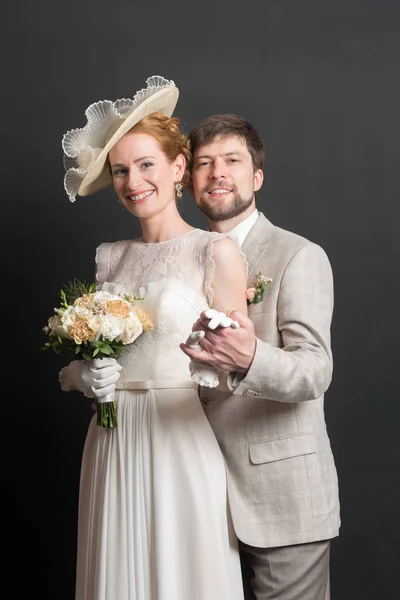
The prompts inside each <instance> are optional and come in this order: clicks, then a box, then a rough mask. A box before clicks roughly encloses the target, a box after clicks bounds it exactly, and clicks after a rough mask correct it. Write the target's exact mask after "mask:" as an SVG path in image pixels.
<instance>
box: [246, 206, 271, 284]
mask: <svg viewBox="0 0 400 600" xmlns="http://www.w3.org/2000/svg"><path fill="white" fill-rule="evenodd" d="M273 228H274V226H273V225H272V223H271V221H268V219H267V218H266V217H265V216H264V215H263V213H260V215H259V217H258V219H257V221H256V222H255V223H254V225H253V227H252V228H251V229H250V231H249V233H248V235H247V237H246V239H245V240H244V242H243V246H242V250H243V252H244V253H245V255H246V260H247V262H248V265H249V273H248V276H247V279H248V280H250V278H251V276H252V275H253V273H254V271H255V269H256V267H257V264H258V262H259V261H260V259H261V258H262V256H263V255H264V254H265V252H266V250H267V248H266V245H267V242H268V240H269V238H270V237H271V234H272V230H273Z"/></svg>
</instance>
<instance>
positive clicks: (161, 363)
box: [96, 229, 223, 381]
mask: <svg viewBox="0 0 400 600" xmlns="http://www.w3.org/2000/svg"><path fill="white" fill-rule="evenodd" d="M221 237H223V235H222V234H219V233H211V232H207V231H202V230H201V229H194V230H191V231H189V232H187V233H185V234H183V235H181V236H179V237H177V238H174V239H172V240H167V241H165V242H160V243H157V244H147V243H144V242H142V241H141V240H140V239H136V240H124V241H119V242H115V243H105V244H101V245H100V246H99V247H98V249H97V253H96V267H97V272H96V281H97V289H102V290H107V291H110V292H112V293H118V292H120V291H122V290H125V291H127V292H130V293H133V294H136V295H140V296H141V297H144V298H145V299H144V300H143V301H140V302H138V305H139V306H140V308H142V309H143V310H144V311H145V312H146V313H147V314H148V315H149V317H150V319H151V320H152V322H153V325H154V328H153V330H152V331H149V332H144V333H143V334H142V335H141V336H140V337H139V338H138V339H137V340H136V341H135V342H134V343H133V344H130V345H129V346H128V347H127V349H126V350H125V351H124V352H123V353H122V354H121V357H120V358H119V359H118V362H119V363H120V364H121V365H122V367H123V369H122V372H121V378H120V380H121V381H129V380H152V379H163V378H164V379H165V378H167V379H180V380H182V379H183V380H189V379H190V374H189V359H188V357H187V356H186V355H185V354H184V353H183V352H182V350H181V349H180V347H179V344H180V343H181V342H184V341H185V340H186V338H187V337H188V335H189V333H190V332H191V330H192V325H193V323H194V322H195V321H196V319H197V318H198V316H199V314H200V312H201V311H202V310H205V309H206V308H208V307H209V306H210V305H211V304H212V300H213V291H212V287H211V283H212V279H213V274H214V262H213V258H212V256H213V242H214V241H215V240H216V239H219V238H221Z"/></svg>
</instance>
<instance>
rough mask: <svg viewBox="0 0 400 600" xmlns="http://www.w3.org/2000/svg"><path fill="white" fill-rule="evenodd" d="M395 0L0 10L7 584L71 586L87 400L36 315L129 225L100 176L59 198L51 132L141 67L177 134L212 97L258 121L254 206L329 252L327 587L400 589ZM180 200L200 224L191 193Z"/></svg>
mask: <svg viewBox="0 0 400 600" xmlns="http://www.w3.org/2000/svg"><path fill="white" fill-rule="evenodd" d="M399 4H400V3H398V2H394V1H393V2H391V1H389V0H376V1H374V2H372V1H369V0H358V1H355V0H347V1H342V0H332V1H323V0H315V1H312V0H292V1H290V0H259V1H257V2H256V1H250V0H248V1H247V2H246V3H244V2H242V1H239V0H230V1H228V0H220V1H218V0H213V1H210V0H203V2H201V3H196V2H189V1H187V2H184V1H183V0H179V1H176V2H171V3H169V2H165V1H161V0H153V1H152V2H147V3H146V2H128V1H127V0H126V1H123V0H113V2H107V3H106V2H103V3H102V2H99V1H94V0H90V1H84V0H80V1H79V2H78V1H77V0H70V1H69V2H57V1H55V0H52V1H50V0H42V2H40V3H34V2H29V1H28V0H25V1H23V2H14V3H9V4H8V5H7V7H6V8H4V9H3V17H2V22H1V28H2V36H1V40H2V46H3V48H2V52H1V62H2V67H3V69H2V84H3V85H2V93H1V97H2V112H1V114H2V144H1V151H2V161H1V162H2V168H3V175H2V212H3V215H4V216H5V218H4V216H3V219H2V223H3V235H2V255H1V256H2V266H3V276H2V279H3V290H4V291H3V294H2V296H3V306H4V308H3V319H2V321H3V324H4V323H5V324H6V330H5V332H4V333H3V336H4V337H3V339H2V342H3V361H2V364H4V365H5V368H4V369H2V374H3V383H4V385H3V390H4V391H3V393H2V403H1V405H2V407H3V416H2V432H3V435H2V439H3V440H5V442H6V445H5V448H4V451H3V460H2V474H3V480H4V482H5V484H6V485H5V486H3V489H4V492H3V499H4V500H5V501H6V506H5V508H3V511H4V512H3V525H4V528H5V529H6V530H7V529H8V530H9V535H8V536H7V542H6V544H5V548H4V550H5V551H6V553H7V556H8V560H9V564H10V567H9V568H10V571H11V570H13V571H14V572H15V575H14V576H13V578H12V597H13V598H20V597H21V598H22V597H26V596H27V595H28V594H29V595H30V593H31V591H33V592H35V593H36V594H38V595H39V597H40V598H41V600H46V599H49V600H50V599H51V600H53V599H54V600H71V598H73V590H74V576H75V543H76V512H77V493H78V483H79V469H80V459H81V452H82V445H83V442H84V437H85V432H86V429H87V425H88V420H89V418H90V417H91V414H92V413H91V408H90V406H89V401H87V400H86V399H84V398H83V397H82V396H80V395H79V394H75V393H70V394H63V393H61V392H60V390H59V385H58V380H57V378H58V371H59V369H60V368H61V366H62V365H63V364H64V359H61V358H60V357H58V356H56V355H53V354H46V353H43V352H41V351H40V346H41V345H42V344H43V343H44V341H45V339H44V336H43V334H42V332H41V328H42V326H43V325H44V324H45V323H46V321H47V318H48V317H49V316H50V314H51V312H52V309H53V307H54V306H55V305H56V304H57V303H58V290H59V288H60V286H61V285H62V284H63V283H64V282H66V281H67V280H68V279H70V278H72V277H78V278H82V279H83V278H86V279H92V278H93V273H94V253H95V248H96V246H97V245H98V244H99V243H100V242H102V241H113V240H117V239H122V238H131V237H134V236H136V235H138V233H139V230H138V224H137V223H136V222H135V220H134V218H133V217H131V216H129V215H128V214H127V213H126V212H123V211H122V210H121V208H120V207H119V204H118V202H117V201H116V199H115V198H114V196H113V193H112V191H111V190H106V191H104V192H101V193H99V194H97V195H96V197H89V198H78V200H77V201H76V203H75V204H71V203H70V202H69V201H68V198H67V196H66V194H65V193H64V190H63V174H64V172H63V166H62V153H61V137H62V134H63V133H64V132H65V131H67V130H68V129H71V128H75V127H82V126H83V125H84V124H85V122H86V121H85V119H84V115H83V112H84V109H85V108H86V107H87V106H88V105H89V104H90V103H92V102H94V101H97V100H100V99H106V98H109V99H116V98H119V97H124V96H125V97H126V96H132V95H133V94H134V92H135V91H136V90H137V89H138V88H140V87H142V86H144V83H145V79H146V78H147V77H149V76H150V75H155V74H160V75H163V76H164V77H167V78H170V79H173V80H174V81H175V82H176V84H177V85H178V87H179V88H180V92H181V95H180V100H179V103H178V107H177V110H176V116H179V117H180V118H181V123H182V126H183V129H184V130H186V131H189V130H190V128H191V127H192V126H194V125H195V124H196V123H197V122H198V121H199V120H200V119H202V118H203V117H205V116H207V115H209V114H212V113H217V112H237V113H240V114H242V115H244V116H245V117H246V118H248V119H249V120H250V121H252V122H253V123H254V125H256V126H257V127H258V128H259V130H260V132H261V134H262V135H263V137H264V139H265V142H266V146H267V162H266V169H265V183H264V185H263V189H262V192H261V193H260V194H259V197H258V205H259V208H260V209H262V210H263V211H264V212H265V213H266V215H267V216H268V217H269V218H270V219H271V220H272V221H273V222H274V223H275V224H277V225H279V226H281V227H284V228H287V229H291V230H294V231H296V232H297V233H300V234H302V235H305V236H307V237H309V238H310V239H312V240H314V241H316V242H317V243H319V244H321V245H322V246H323V247H324V248H325V250H326V251H327V253H328V255H329V257H330V259H331V262H332V267H333V271H334V276H335V297H336V305H335V313H334V321H333V327H332V344H333V351H334V359H335V368H334V376H333V382H332V385H331V387H330V389H329V391H328V393H327V394H326V414H327V423H328V429H329V433H330V437H331V441H332V446H333V451H334V454H335V457H336V462H337V468H338V473H339V480H340V491H341V505H342V528H341V535H340V537H339V538H337V539H336V540H335V542H334V544H333V548H332V599H333V600H358V599H362V600H366V599H368V600H369V599H371V600H377V599H379V600H380V599H381V598H382V599H383V598H384V599H385V600H388V599H391V598H397V597H398V593H399V592H398V589H399V581H398V576H399V558H400V544H399V542H400V532H399V528H400V526H399V506H400V494H399V483H400V482H399V466H400V465H399V462H400V461H399V458H400V451H399V442H398V439H399V436H398V429H399V418H400V409H399V401H400V398H399V390H398V387H399V386H398V379H399V378H398V372H399V369H398V364H397V363H398V356H399V352H398V339H397V338H398V334H399V327H398V313H399V311H398V305H399V293H400V289H399V287H400V286H399V268H398V261H399V258H400V243H399V239H398V238H399V236H398V229H399V225H398V219H399V214H400V211H399V204H398V203H399V183H398V182H399V166H400V165H399V140H400V136H399V133H400V131H399V117H398V111H399V106H400V102H399V100H400V93H399V92H400V85H399V59H400V40H399V29H400V28H399V17H400V9H399ZM182 212H183V214H184V216H185V217H186V218H187V219H188V220H189V221H190V222H191V223H193V224H195V225H197V226H200V227H203V226H205V220H204V218H203V217H202V215H201V214H200V213H199V211H198V210H197V209H196V207H195V205H194V201H193V200H192V198H191V197H190V195H188V194H186V195H185V196H184V199H183V203H182ZM4 357H6V359H7V360H6V361H4ZM6 382H7V383H8V384H9V385H10V386H11V391H10V392H8V393H6V392H5V384H6ZM3 506H4V504H3ZM210 551H212V549H210ZM5 579H6V580H7V579H11V573H10V574H8V568H7V569H6V573H5ZM115 600H117V599H115ZM171 600H172V599H171ZM188 600H189V599H188Z"/></svg>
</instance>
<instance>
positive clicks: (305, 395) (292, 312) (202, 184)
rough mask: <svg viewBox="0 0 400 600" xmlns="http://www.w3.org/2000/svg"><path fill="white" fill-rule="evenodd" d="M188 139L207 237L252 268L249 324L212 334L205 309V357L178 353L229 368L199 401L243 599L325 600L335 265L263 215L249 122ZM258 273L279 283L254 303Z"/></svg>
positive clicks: (332, 522) (231, 118)
mask: <svg viewBox="0 0 400 600" xmlns="http://www.w3.org/2000/svg"><path fill="white" fill-rule="evenodd" d="M190 141H191V146H192V152H193V164H192V190H193V194H194V196H195V199H196V203H197V205H198V206H199V208H200V209H201V210H202V211H203V213H204V214H205V215H206V217H207V221H208V225H209V229H210V230H211V231H218V232H225V233H226V232H229V235H230V236H231V237H233V238H234V239H236V241H237V242H238V244H239V245H240V246H241V248H242V250H243V252H244V253H245V255H246V258H247V261H248V288H250V291H248V292H247V297H248V298H249V299H250V303H249V306H248V317H247V316H245V315H243V314H241V313H238V312H237V311H234V312H233V313H231V314H230V316H231V317H232V318H233V319H235V320H237V321H238V322H239V324H240V328H239V329H233V328H223V327H217V328H216V329H215V330H210V329H208V328H207V325H208V323H209V321H210V320H209V319H207V318H206V316H205V314H204V313H202V315H201V318H200V320H199V321H198V322H197V323H196V324H195V326H194V328H197V329H199V328H202V329H204V330H205V331H206V334H205V337H204V338H203V339H202V341H201V342H200V345H201V346H202V351H200V352H198V351H195V350H194V349H193V348H189V347H188V346H186V345H185V344H182V346H181V347H182V350H183V351H184V352H185V353H186V354H187V355H188V356H190V357H191V358H193V359H196V360H198V361H204V362H207V363H210V364H212V365H213V366H215V367H217V368H219V369H221V370H223V371H228V372H229V376H228V380H227V384H226V385H224V386H220V387H219V388H214V389H211V388H206V387H202V388H200V397H201V401H202V404H203V407H204V410H205V412H206V414H207V417H208V419H209V421H210V424H211V426H212V428H213V430H214V432H215V435H216V437H217V439H218V442H219V444H220V446H221V449H222V452H223V454H224V457H225V462H226V468H227V481H228V495H229V504H230V509H231V513H232V519H233V524H234V528H235V532H236V535H237V537H238V539H239V547H240V553H241V560H242V571H243V581H244V586H245V592H246V599H253V600H254V599H256V600H269V599H272V598H273V599H274V600H326V599H327V598H329V550H330V540H331V539H332V538H334V537H336V536H337V535H338V533H339V526H340V515H339V497H338V483H337V475H336V468H335V463H334V458H333V455H332V451H331V446H330V442H329V438H328V435H327V431H326V424H325V417H324V393H325V392H326V390H327V389H328V387H329V384H330V381H331V377H332V353H331V347H330V326H331V319H332V310H333V280H332V271H331V266H330V263H329V260H328V258H327V256H326V254H325V252H324V250H323V249H322V248H321V247H320V246H318V245H317V244H315V243H313V242H310V241H309V240H307V239H305V238H303V237H301V236H299V235H296V234H295V233H291V232H289V231H285V230H284V229H281V228H279V227H276V226H274V225H273V224H272V223H271V222H270V221H269V220H268V219H267V218H266V217H265V216H264V215H263V214H262V213H261V212H259V211H258V210H257V209H256V201H255V194H256V192H258V191H259V190H260V188H261V186H262V182H263V164H264V147H263V142H262V140H261V138H260V136H259V134H258V132H257V131H256V130H255V129H254V127H253V126H252V125H251V124H250V123H248V122H247V121H245V119H243V118H242V117H240V116H238V115H214V116H211V117H209V118H207V119H205V120H204V121H203V122H202V123H200V124H199V125H198V126H197V127H195V128H194V129H193V131H192V132H191V134H190ZM259 274H261V277H264V278H268V279H272V281H271V282H270V283H268V284H267V287H266V289H265V291H264V292H263V293H261V294H260V295H259V296H258V298H257V300H258V301H257V302H251V300H252V299H253V296H254V290H251V288H254V287H256V285H255V282H256V280H257V277H258V276H259ZM260 296H261V298H260ZM229 308H232V307H229ZM227 312H228V309H227ZM210 551H212V549H210Z"/></svg>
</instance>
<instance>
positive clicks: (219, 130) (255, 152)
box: [189, 114, 265, 171]
mask: <svg viewBox="0 0 400 600" xmlns="http://www.w3.org/2000/svg"><path fill="white" fill-rule="evenodd" d="M233 135H234V136H238V137H240V138H242V140H244V142H245V144H246V147H247V150H248V151H249V153H250V156H251V160H252V163H253V169H254V171H256V170H257V169H262V168H263V167H264V157H265V150H264V143H263V141H262V139H261V136H260V134H259V133H258V131H257V129H255V128H254V127H253V125H252V124H251V123H249V122H248V121H246V119H244V118H243V117H241V116H240V115H235V114H226V115H212V116H211V117H208V118H207V119H204V120H203V121H201V123H199V124H198V125H196V127H194V128H193V129H192V131H191V133H190V134H189V142H190V148H191V152H192V157H194V153H195V152H196V150H197V149H198V148H200V146H205V145H208V144H212V143H213V142H214V141H215V140H216V138H225V137H230V136H233Z"/></svg>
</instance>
